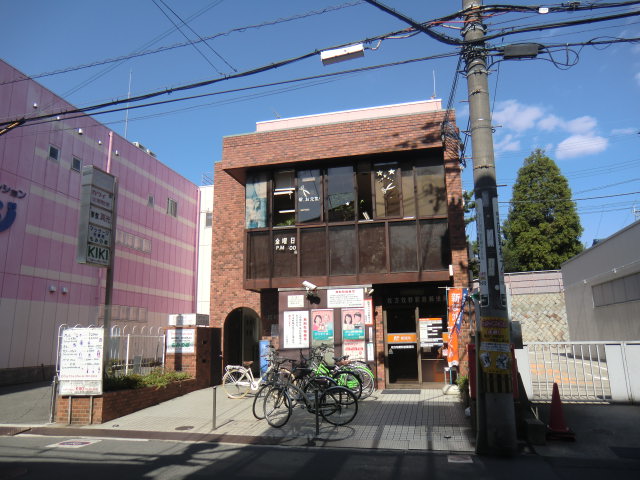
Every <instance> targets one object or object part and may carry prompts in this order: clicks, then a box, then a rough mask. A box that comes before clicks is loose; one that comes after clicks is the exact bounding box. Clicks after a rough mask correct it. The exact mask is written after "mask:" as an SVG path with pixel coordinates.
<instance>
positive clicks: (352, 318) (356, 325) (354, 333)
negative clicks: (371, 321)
mask: <svg viewBox="0 0 640 480" xmlns="http://www.w3.org/2000/svg"><path fill="white" fill-rule="evenodd" d="M341 313H342V338H343V340H364V336H365V334H364V308H343V309H342V311H341Z"/></svg>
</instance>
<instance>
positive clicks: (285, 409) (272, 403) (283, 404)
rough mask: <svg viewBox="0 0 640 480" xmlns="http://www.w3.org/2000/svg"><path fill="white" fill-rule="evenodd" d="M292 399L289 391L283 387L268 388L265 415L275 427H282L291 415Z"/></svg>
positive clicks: (265, 399)
mask: <svg viewBox="0 0 640 480" xmlns="http://www.w3.org/2000/svg"><path fill="white" fill-rule="evenodd" d="M291 410H292V407H291V400H289V395H287V391H286V390H285V389H284V388H281V387H272V388H269V389H268V392H267V394H266V395H265V397H264V416H265V418H266V419H267V422H268V423H269V425H271V426H272V427H275V428H280V427H282V426H283V425H284V424H285V423H287V422H288V421H289V417H291Z"/></svg>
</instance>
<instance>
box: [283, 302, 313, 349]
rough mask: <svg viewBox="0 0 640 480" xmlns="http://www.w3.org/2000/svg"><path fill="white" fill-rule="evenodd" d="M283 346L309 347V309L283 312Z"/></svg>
mask: <svg viewBox="0 0 640 480" xmlns="http://www.w3.org/2000/svg"><path fill="white" fill-rule="evenodd" d="M283 347H284V348H309V310H294V311H290V312H284V344H283Z"/></svg>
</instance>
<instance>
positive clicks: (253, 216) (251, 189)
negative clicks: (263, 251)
mask: <svg viewBox="0 0 640 480" xmlns="http://www.w3.org/2000/svg"><path fill="white" fill-rule="evenodd" d="M245 217H246V218H245V225H246V228H247V229H249V228H265V227H266V226H267V174H266V173H259V174H253V175H249V176H248V178H247V185H246V188H245Z"/></svg>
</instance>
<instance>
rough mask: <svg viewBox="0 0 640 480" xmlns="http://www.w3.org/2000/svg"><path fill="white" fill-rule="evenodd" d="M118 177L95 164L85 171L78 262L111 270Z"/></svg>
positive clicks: (81, 200) (77, 252)
mask: <svg viewBox="0 0 640 480" xmlns="http://www.w3.org/2000/svg"><path fill="white" fill-rule="evenodd" d="M115 205H116V178H115V177H114V176H113V175H111V174H109V173H107V172H104V171H102V170H100V169H99V168H96V167H94V166H93V165H86V166H85V167H83V168H82V191H81V194H80V217H79V222H78V245H77V251H76V260H77V261H78V263H85V264H88V265H94V266H97V267H108V266H109V265H110V262H111V256H112V255H113V249H114V246H113V244H114V241H113V240H114V235H113V229H114V225H115V218H114V217H115Z"/></svg>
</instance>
